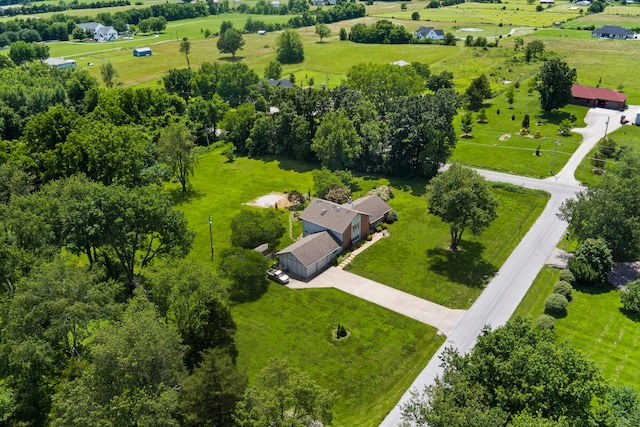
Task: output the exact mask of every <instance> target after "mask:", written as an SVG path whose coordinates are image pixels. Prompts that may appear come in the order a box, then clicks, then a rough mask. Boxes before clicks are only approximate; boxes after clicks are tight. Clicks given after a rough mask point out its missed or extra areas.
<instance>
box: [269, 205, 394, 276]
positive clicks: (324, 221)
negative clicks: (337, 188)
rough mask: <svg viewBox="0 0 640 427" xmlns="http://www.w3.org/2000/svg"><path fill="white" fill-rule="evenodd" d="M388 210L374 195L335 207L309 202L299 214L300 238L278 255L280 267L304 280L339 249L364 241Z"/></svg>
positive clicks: (326, 262) (336, 253)
mask: <svg viewBox="0 0 640 427" xmlns="http://www.w3.org/2000/svg"><path fill="white" fill-rule="evenodd" d="M390 211H391V207H390V206H389V205H388V204H387V203H386V202H385V201H383V200H382V199H381V198H380V197H378V196H373V195H372V196H365V197H361V198H359V199H357V200H354V201H353V202H350V203H345V204H342V205H340V204H338V203H333V202H330V201H328V200H323V199H312V200H311V201H310V202H309V205H308V206H307V208H306V209H305V210H304V211H303V212H302V214H301V215H300V220H301V221H302V235H303V238H302V239H300V240H298V241H297V242H296V243H294V244H293V245H291V246H289V247H287V248H285V249H283V250H281V251H280V252H278V257H279V261H280V264H281V265H282V266H283V267H284V268H285V269H286V270H287V272H289V273H292V274H294V275H296V276H298V277H302V278H304V279H306V278H309V277H311V276H313V275H314V274H316V273H318V272H320V271H322V270H323V269H324V268H325V267H327V266H328V265H330V264H331V261H332V260H333V258H334V257H335V256H336V255H338V254H339V253H340V252H342V250H344V249H348V248H349V247H351V245H352V244H353V243H355V242H357V241H359V240H362V239H364V238H366V237H367V236H368V235H369V233H371V232H372V231H373V230H375V228H376V227H377V226H378V225H380V224H381V223H382V222H383V221H384V219H385V218H386V215H387V214H388V213H389V212H390Z"/></svg>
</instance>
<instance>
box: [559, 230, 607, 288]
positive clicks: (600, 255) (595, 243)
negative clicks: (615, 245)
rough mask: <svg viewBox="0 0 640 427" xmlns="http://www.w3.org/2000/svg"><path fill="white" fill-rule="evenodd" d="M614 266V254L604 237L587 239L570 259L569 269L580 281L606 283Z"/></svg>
mask: <svg viewBox="0 0 640 427" xmlns="http://www.w3.org/2000/svg"><path fill="white" fill-rule="evenodd" d="M612 266H613V256H612V255H611V250H610V249H609V248H608V246H607V243H606V242H605V241H604V240H603V239H586V240H584V241H583V242H581V243H580V245H578V249H576V253H575V255H574V256H573V257H572V258H571V259H569V270H570V271H571V273H573V275H574V276H575V278H576V280H577V281H578V282H580V283H595V284H598V283H605V282H606V281H607V276H608V275H609V272H610V271H611V267H612Z"/></svg>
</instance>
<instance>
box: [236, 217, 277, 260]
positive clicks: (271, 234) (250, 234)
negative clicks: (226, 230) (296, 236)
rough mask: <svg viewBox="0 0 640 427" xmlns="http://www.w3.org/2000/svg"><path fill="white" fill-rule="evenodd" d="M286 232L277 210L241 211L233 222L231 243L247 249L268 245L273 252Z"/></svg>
mask: <svg viewBox="0 0 640 427" xmlns="http://www.w3.org/2000/svg"><path fill="white" fill-rule="evenodd" d="M284 232H285V228H284V225H283V224H282V219H281V218H280V215H279V214H278V212H277V211H276V210H275V209H251V210H248V209H246V210H241V211H240V212H238V214H237V215H236V216H234V217H233V219H232V220H231V243H233V244H234V245H236V246H240V247H241V248H245V249H254V248H256V247H258V246H260V245H262V244H264V243H268V244H269V247H270V248H271V249H272V250H273V249H275V248H276V247H277V246H278V244H279V243H280V239H281V238H282V236H283V235H284Z"/></svg>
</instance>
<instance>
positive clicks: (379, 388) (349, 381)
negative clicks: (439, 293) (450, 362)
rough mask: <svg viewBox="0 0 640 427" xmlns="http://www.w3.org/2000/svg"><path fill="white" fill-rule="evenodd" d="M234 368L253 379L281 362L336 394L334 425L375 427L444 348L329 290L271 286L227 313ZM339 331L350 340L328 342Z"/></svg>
mask: <svg viewBox="0 0 640 427" xmlns="http://www.w3.org/2000/svg"><path fill="white" fill-rule="evenodd" d="M232 311H233V316H234V319H236V322H237V324H238V333H237V334H236V340H237V343H238V350H239V357H238V365H239V366H240V367H241V368H246V369H247V370H248V373H249V376H250V377H252V376H253V375H255V374H256V373H257V372H258V371H259V370H260V369H261V368H262V367H263V366H265V365H266V364H267V362H268V360H269V359H270V358H272V357H276V356H279V357H282V356H285V357H287V358H289V360H290V361H291V363H292V365H293V366H297V367H300V368H302V369H303V370H305V371H307V372H308V373H309V374H310V375H311V376H312V378H314V379H315V380H316V381H318V382H319V383H320V384H321V385H323V386H324V387H327V388H329V389H332V390H336V391H337V392H338V398H337V400H336V405H335V407H334V410H335V412H336V417H335V419H334V423H333V425H335V426H345V427H347V426H355V425H357V426H372V427H373V426H378V425H379V424H380V422H381V421H382V420H383V419H384V417H385V416H386V414H387V413H388V411H390V410H391V409H392V408H393V406H394V405H395V404H396V403H397V401H398V400H399V399H400V397H401V396H402V394H403V393H404V392H405V391H406V389H407V388H409V386H410V385H411V383H412V382H413V380H414V379H415V377H416V376H417V375H418V373H419V372H420V371H421V370H422V369H423V368H424V366H425V365H426V364H427V362H428V361H429V359H430V358H431V355H433V354H434V353H435V351H436V350H437V349H438V348H439V347H440V345H442V343H443V342H444V337H443V336H437V335H436V332H437V331H436V329H435V328H432V327H430V326H427V325H424V324H421V323H419V322H417V321H414V320H412V319H409V318H407V317H404V316H402V315H399V314H397V313H394V312H392V311H389V310H387V309H384V308H382V307H378V306H376V305H374V304H370V303H368V302H366V301H363V300H360V299H358V298H355V297H352V296H350V295H347V294H345V293H343V292H340V291H338V290H335V289H306V290H295V291H294V290H289V289H286V288H284V287H281V286H279V285H276V284H272V285H270V289H269V292H268V293H267V294H265V295H263V296H262V298H260V300H258V301H256V302H252V303H245V304H241V305H238V306H235V307H233V309H232ZM338 323H340V324H343V325H345V327H346V329H347V330H348V331H349V333H350V336H349V337H348V338H347V339H345V340H340V341H335V340H334V339H333V338H332V335H331V334H332V330H333V329H335V328H336V327H337V324H338Z"/></svg>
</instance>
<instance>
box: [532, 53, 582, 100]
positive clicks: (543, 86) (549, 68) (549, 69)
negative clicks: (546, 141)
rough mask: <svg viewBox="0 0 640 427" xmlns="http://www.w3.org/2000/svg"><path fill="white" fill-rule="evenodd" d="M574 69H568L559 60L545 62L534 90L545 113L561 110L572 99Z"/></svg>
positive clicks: (575, 73) (564, 63)
mask: <svg viewBox="0 0 640 427" xmlns="http://www.w3.org/2000/svg"><path fill="white" fill-rule="evenodd" d="M576 77H577V72H576V69H575V68H569V65H567V63H566V62H564V61H563V60H561V59H560V58H553V59H550V60H549V61H547V62H545V63H544V65H542V67H541V68H540V72H539V73H538V82H537V84H536V89H537V90H538V92H539V93H540V107H542V109H543V110H544V111H546V112H547V113H550V112H551V111H552V110H555V109H558V108H562V107H564V106H565V105H567V104H568V103H569V102H571V100H572V99H573V95H572V94H571V87H572V86H573V83H574V82H575V81H576Z"/></svg>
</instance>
